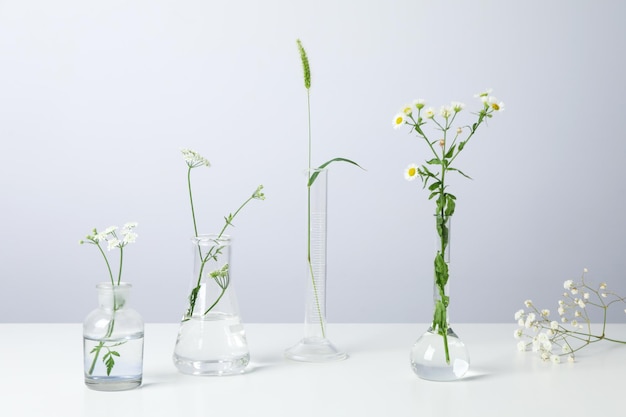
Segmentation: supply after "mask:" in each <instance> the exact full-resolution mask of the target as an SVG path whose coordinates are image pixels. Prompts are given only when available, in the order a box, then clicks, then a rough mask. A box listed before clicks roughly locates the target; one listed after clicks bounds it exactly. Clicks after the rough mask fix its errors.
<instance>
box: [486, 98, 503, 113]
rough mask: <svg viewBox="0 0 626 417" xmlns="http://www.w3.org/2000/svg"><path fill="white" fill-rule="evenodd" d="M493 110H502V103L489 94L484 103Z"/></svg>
mask: <svg viewBox="0 0 626 417" xmlns="http://www.w3.org/2000/svg"><path fill="white" fill-rule="evenodd" d="M486 104H487V105H488V106H489V107H491V108H492V109H493V110H494V111H504V103H503V102H501V101H498V99H497V98H495V97H492V96H490V97H489V99H488V100H487V103H486Z"/></svg>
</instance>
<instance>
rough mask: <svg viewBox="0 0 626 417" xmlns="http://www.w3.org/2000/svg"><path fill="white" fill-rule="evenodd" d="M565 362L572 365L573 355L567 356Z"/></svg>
mask: <svg viewBox="0 0 626 417" xmlns="http://www.w3.org/2000/svg"><path fill="white" fill-rule="evenodd" d="M567 361H568V362H569V363H574V362H575V359H574V355H569V356H568V357H567Z"/></svg>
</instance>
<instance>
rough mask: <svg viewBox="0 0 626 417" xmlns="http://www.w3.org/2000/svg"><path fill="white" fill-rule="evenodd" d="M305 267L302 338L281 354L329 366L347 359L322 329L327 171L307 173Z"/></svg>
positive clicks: (324, 294)
mask: <svg viewBox="0 0 626 417" xmlns="http://www.w3.org/2000/svg"><path fill="white" fill-rule="evenodd" d="M311 179H313V181H311ZM307 180H308V184H309V186H308V198H307V200H308V211H307V237H308V239H307V263H306V271H307V272H306V304H305V315H304V337H303V338H302V339H301V340H300V341H299V342H298V343H296V344H295V345H294V346H292V347H290V348H289V349H287V350H286V351H285V357H286V358H288V359H291V360H294V361H301V362H331V361H340V360H344V359H346V358H347V357H348V355H347V354H346V353H345V352H342V351H341V350H339V349H338V348H337V347H336V346H335V345H334V344H333V343H332V342H331V341H330V340H329V339H328V332H327V328H326V327H327V326H326V219H327V213H326V209H327V190H328V171H327V170H326V169H321V170H311V171H308V172H307Z"/></svg>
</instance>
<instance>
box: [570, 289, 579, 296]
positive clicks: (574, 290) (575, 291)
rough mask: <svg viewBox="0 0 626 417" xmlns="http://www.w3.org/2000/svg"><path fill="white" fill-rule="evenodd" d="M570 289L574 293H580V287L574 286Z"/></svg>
mask: <svg viewBox="0 0 626 417" xmlns="http://www.w3.org/2000/svg"><path fill="white" fill-rule="evenodd" d="M570 291H571V293H572V294H574V295H576V294H578V288H576V287H572V289H571V290H570Z"/></svg>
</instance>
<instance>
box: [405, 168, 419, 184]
mask: <svg viewBox="0 0 626 417" xmlns="http://www.w3.org/2000/svg"><path fill="white" fill-rule="evenodd" d="M418 174H419V170H418V167H417V165H415V164H411V165H409V166H408V167H406V169H405V170H404V179H405V180H407V181H413V180H414V179H415V178H417V175H418Z"/></svg>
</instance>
